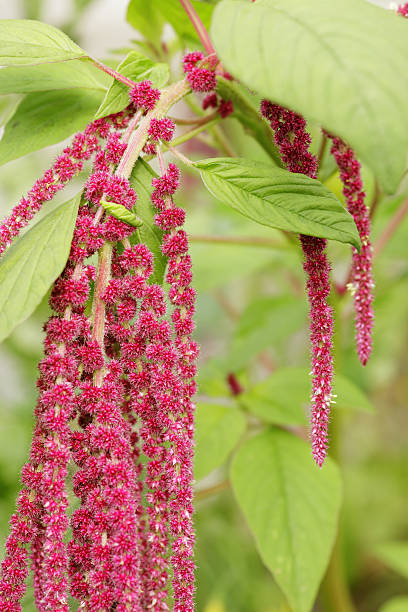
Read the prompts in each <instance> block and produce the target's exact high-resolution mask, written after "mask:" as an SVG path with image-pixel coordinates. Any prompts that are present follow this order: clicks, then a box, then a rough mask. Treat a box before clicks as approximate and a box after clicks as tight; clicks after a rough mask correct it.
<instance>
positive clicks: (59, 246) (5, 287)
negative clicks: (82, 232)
mask: <svg viewBox="0 0 408 612" xmlns="http://www.w3.org/2000/svg"><path fill="white" fill-rule="evenodd" d="M80 199H81V194H78V195H76V196H75V197H74V198H72V199H71V200H69V201H68V202H65V203H64V204H61V205H60V206H58V207H57V208H55V209H54V210H53V211H51V212H50V213H48V215H47V216H45V217H43V219H41V221H39V222H38V223H36V225H34V226H33V227H32V228H31V229H29V230H28V231H27V232H26V233H25V234H24V235H23V236H22V237H21V238H19V239H18V240H17V241H16V242H15V243H14V244H12V245H11V247H10V248H9V249H8V251H7V252H6V253H5V254H4V255H3V257H2V258H1V260H0V285H1V288H2V290H1V293H0V341H1V340H4V338H6V337H7V336H8V335H9V334H10V333H11V332H12V331H13V329H14V328H15V327H16V325H18V324H19V323H21V321H24V319H26V318H27V317H29V316H30V314H31V313H32V312H33V311H34V309H35V308H36V307H37V306H38V304H39V303H40V302H41V300H42V298H43V297H44V295H45V294H46V293H47V291H48V289H49V287H50V285H51V284H52V283H53V282H54V281H55V279H56V278H57V277H58V276H59V274H60V273H61V272H62V270H63V268H64V266H65V264H66V261H67V258H68V255H69V251H70V247H71V240H72V235H73V232H74V226H75V220H76V216H77V211H78V206H79V202H80Z"/></svg>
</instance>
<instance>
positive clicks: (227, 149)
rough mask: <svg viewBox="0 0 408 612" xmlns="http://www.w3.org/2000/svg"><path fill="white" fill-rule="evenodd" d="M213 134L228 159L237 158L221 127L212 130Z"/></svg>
mask: <svg viewBox="0 0 408 612" xmlns="http://www.w3.org/2000/svg"><path fill="white" fill-rule="evenodd" d="M211 134H212V136H213V138H214V141H215V143H216V144H217V146H218V148H219V149H220V150H221V151H223V152H224V153H225V155H226V156H227V157H236V153H235V152H234V151H233V150H232V148H231V146H230V144H229V142H228V140H227V138H226V137H225V134H224V132H223V131H222V129H221V128H220V127H219V126H216V127H214V128H213V129H212V130H211Z"/></svg>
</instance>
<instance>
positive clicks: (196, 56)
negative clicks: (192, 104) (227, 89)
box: [183, 51, 217, 92]
mask: <svg viewBox="0 0 408 612" xmlns="http://www.w3.org/2000/svg"><path fill="white" fill-rule="evenodd" d="M204 60H205V58H204V55H203V54H202V53H201V52H200V51H193V52H192V53H187V55H185V56H184V58H183V69H184V72H185V74H186V77H187V81H188V82H189V83H190V86H191V89H192V90H193V91H199V92H206V91H212V90H213V89H215V88H216V86H217V79H216V78H215V72H214V70H213V69H210V68H206V67H205V66H204V65H203V64H204V63H205V61H204ZM207 63H208V62H207Z"/></svg>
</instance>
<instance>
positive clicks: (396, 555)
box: [375, 542, 408, 578]
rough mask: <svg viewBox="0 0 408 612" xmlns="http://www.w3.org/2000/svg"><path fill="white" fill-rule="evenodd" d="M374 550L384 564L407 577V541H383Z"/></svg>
mask: <svg viewBox="0 0 408 612" xmlns="http://www.w3.org/2000/svg"><path fill="white" fill-rule="evenodd" d="M375 552H376V556H377V557H378V558H379V559H381V561H383V562H384V563H385V565H388V567H390V568H391V569H393V570H394V571H395V572H397V573H398V574H401V575H402V576H405V578H408V542H385V543H383V544H381V545H380V546H377V548H376V551H375Z"/></svg>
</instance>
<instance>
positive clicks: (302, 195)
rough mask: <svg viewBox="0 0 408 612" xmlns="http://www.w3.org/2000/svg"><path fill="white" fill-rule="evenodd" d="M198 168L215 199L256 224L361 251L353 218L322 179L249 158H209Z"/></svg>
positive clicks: (199, 163) (201, 161)
mask: <svg viewBox="0 0 408 612" xmlns="http://www.w3.org/2000/svg"><path fill="white" fill-rule="evenodd" d="M194 165H195V166H196V167H197V168H199V169H200V171H201V176H202V179H203V181H204V184H205V186H206V187H207V189H208V190H209V191H210V192H211V193H212V194H213V196H214V197H215V198H217V199H218V200H219V201H221V202H223V203H224V204H227V205H228V206H231V207H232V208H234V209H235V210H237V211H238V212H239V213H241V214H242V215H245V216H246V217H249V218H250V219H252V220H253V221H256V222H257V223H261V224H262V225H267V226H269V227H274V228H277V229H281V230H286V231H289V232H296V233H299V234H308V235H311V236H318V237H320V238H330V239H332V240H338V241H339V242H345V243H350V244H352V245H354V246H355V247H357V248H360V239H359V236H358V232H357V228H356V226H355V223H354V221H353V218H352V216H351V215H350V213H349V212H348V211H347V210H346V209H345V208H343V206H342V205H341V204H340V202H339V201H338V199H337V198H336V196H335V195H334V194H333V193H332V192H331V191H330V190H329V189H327V187H325V186H324V185H322V183H320V181H318V180H316V179H311V178H309V177H308V176H305V175H303V174H296V173H293V172H288V171H287V170H284V169H282V168H276V167H274V166H272V165H269V164H266V163H262V162H260V161H257V162H253V161H251V160H248V159H240V158H233V159H232V158H229V157H226V158H222V157H220V158H210V159H204V160H200V161H198V162H195V164H194Z"/></svg>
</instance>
